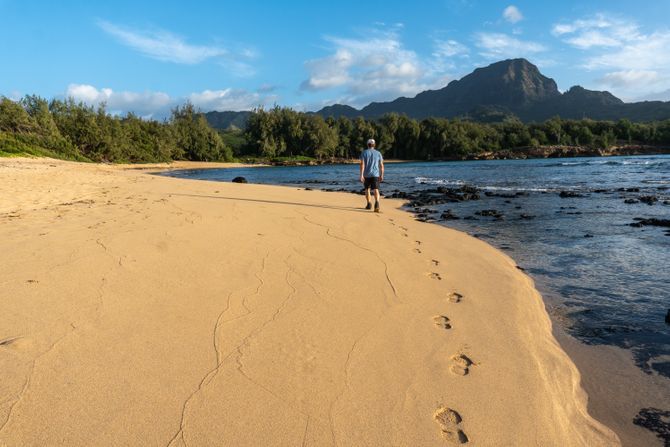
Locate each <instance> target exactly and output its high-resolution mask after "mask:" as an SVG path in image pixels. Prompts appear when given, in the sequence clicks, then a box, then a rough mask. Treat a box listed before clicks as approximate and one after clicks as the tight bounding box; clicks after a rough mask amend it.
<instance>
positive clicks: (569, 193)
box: [559, 191, 584, 199]
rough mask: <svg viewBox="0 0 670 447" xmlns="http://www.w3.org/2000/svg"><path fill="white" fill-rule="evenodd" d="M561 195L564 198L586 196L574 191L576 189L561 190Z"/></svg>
mask: <svg viewBox="0 0 670 447" xmlns="http://www.w3.org/2000/svg"><path fill="white" fill-rule="evenodd" d="M559 196H560V197H561V198H563V199H565V198H568V197H584V195H583V194H579V193H577V192H574V191H561V193H560V194H559Z"/></svg>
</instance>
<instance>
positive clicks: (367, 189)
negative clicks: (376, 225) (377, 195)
mask: <svg viewBox="0 0 670 447" xmlns="http://www.w3.org/2000/svg"><path fill="white" fill-rule="evenodd" d="M375 191H377V190H376V189H375ZM365 200H367V201H368V205H369V204H370V188H365Z"/></svg>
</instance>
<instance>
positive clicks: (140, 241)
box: [0, 159, 620, 446]
mask: <svg viewBox="0 0 670 447" xmlns="http://www.w3.org/2000/svg"><path fill="white" fill-rule="evenodd" d="M189 166H195V165H194V164H180V165H178V167H189ZM159 167H160V166H145V167H144V169H136V168H137V167H127V166H111V165H96V164H81V163H71V162H63V161H56V160H49V159H0V179H1V182H2V189H0V266H1V268H0V287H1V288H0V290H1V292H0V306H1V307H0V309H1V312H2V324H1V325H0V373H1V374H2V380H1V381H0V446H44V445H68V446H79V445H81V446H91V445H99V446H102V445H147V446H154V445H156V446H159V445H160V446H166V445H169V446H186V445H191V446H196V445H197V446H210V445H212V446H213V445H230V446H245V445H249V446H259V445H267V446H270V445H272V446H275V445H276V446H301V445H302V446H335V445H338V446H387V445H394V446H444V445H458V444H459V443H463V442H467V445H473V446H616V445H620V443H619V439H618V437H617V436H616V435H615V434H614V432H612V431H611V430H610V429H609V428H607V427H606V426H604V425H603V424H601V423H600V422H598V421H596V420H595V419H593V418H592V417H591V416H590V415H589V414H588V413H587V410H586V408H587V395H586V393H585V392H584V391H583V390H582V388H581V378H580V375H579V372H578V370H577V368H576V367H575V365H574V363H573V362H572V360H571V359H570V358H569V357H568V356H567V355H566V354H565V352H564V351H563V350H562V348H561V347H560V346H559V344H558V343H557V341H556V339H555V338H554V336H553V335H552V324H551V320H550V319H549V316H548V314H547V312H546V310H545V306H544V303H543V301H542V298H541V296H540V295H539V294H538V292H537V291H536V290H535V288H534V286H533V283H532V281H531V280H530V278H529V277H528V276H527V275H525V274H524V273H523V272H522V271H521V270H519V269H518V268H517V266H516V265H515V263H514V261H513V260H512V259H511V258H509V257H508V256H506V255H505V254H503V253H502V252H500V251H498V250H496V249H494V248H492V247H491V246H489V245H488V244H486V243H484V242H482V241H480V240H478V239H475V238H472V237H470V236H468V235H466V234H464V233H461V232H457V231H453V230H449V229H447V228H442V227H439V226H437V225H431V224H426V223H420V222H416V221H414V219H413V218H412V217H411V215H409V214H408V213H405V212H404V211H402V210H400V209H399V207H400V206H401V205H402V202H401V201H395V200H384V201H383V203H382V207H383V209H382V211H383V212H382V213H380V214H375V213H371V212H369V211H365V210H363V209H362V205H363V204H364V203H363V199H362V198H361V197H360V196H357V195H353V194H346V193H328V192H321V191H305V190H297V189H295V188H286V187H275V186H263V185H251V184H233V183H219V182H206V181H195V180H181V179H174V178H166V177H160V176H155V175H150V174H149V172H148V171H149V170H150V169H157V168H159ZM352 169H353V170H354V171H355V168H352ZM352 175H355V173H354V174H352Z"/></svg>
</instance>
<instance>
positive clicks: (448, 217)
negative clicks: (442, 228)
mask: <svg viewBox="0 0 670 447" xmlns="http://www.w3.org/2000/svg"><path fill="white" fill-rule="evenodd" d="M440 217H441V218H442V219H444V220H456V219H460V217H458V216H456V215H455V214H454V213H452V212H451V210H446V211H445V212H443V213H442V215H441V216H440Z"/></svg>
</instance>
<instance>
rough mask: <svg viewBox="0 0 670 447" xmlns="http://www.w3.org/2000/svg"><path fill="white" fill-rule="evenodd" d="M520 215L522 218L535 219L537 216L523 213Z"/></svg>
mask: <svg viewBox="0 0 670 447" xmlns="http://www.w3.org/2000/svg"><path fill="white" fill-rule="evenodd" d="M519 217H520V218H521V219H526V220H530V219H535V216H533V215H531V214H521V215H520V216H519Z"/></svg>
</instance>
